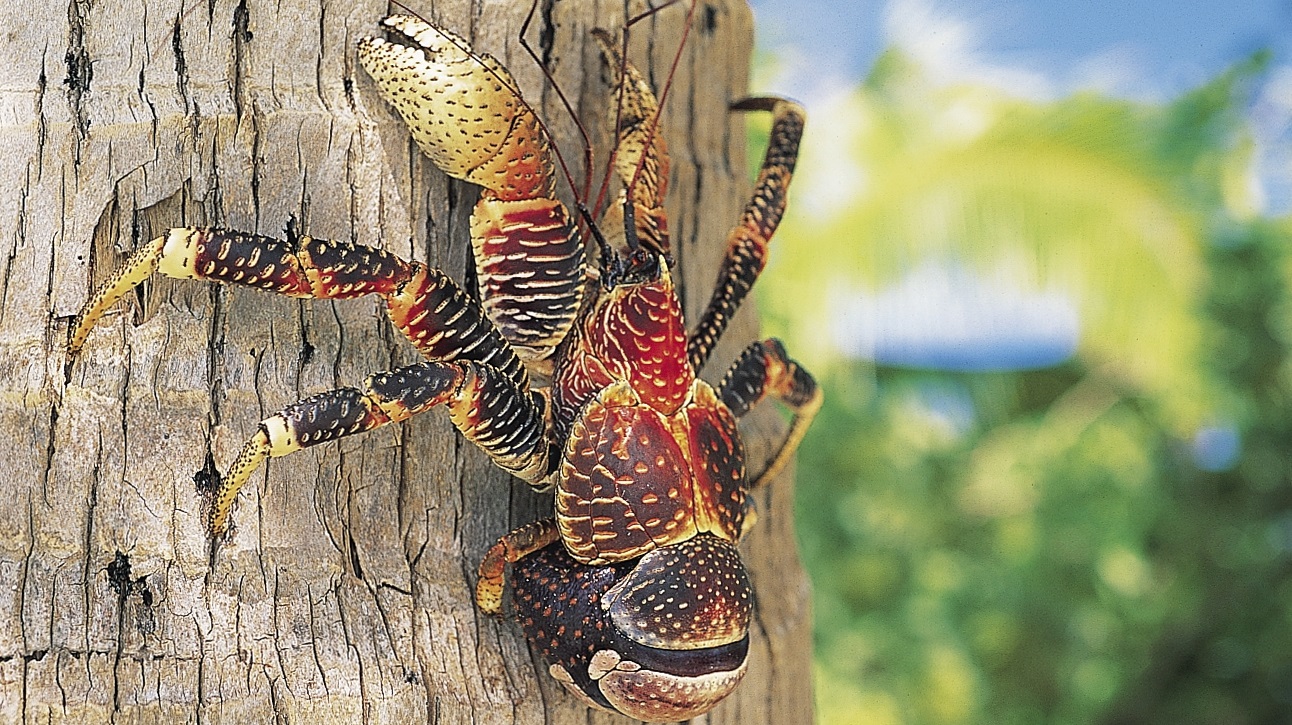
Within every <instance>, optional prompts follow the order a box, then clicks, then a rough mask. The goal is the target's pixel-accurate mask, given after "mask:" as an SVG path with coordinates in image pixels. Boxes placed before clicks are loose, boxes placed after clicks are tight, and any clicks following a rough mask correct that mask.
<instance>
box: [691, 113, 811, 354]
mask: <svg viewBox="0 0 1292 725" xmlns="http://www.w3.org/2000/svg"><path fill="white" fill-rule="evenodd" d="M731 107H732V109H733V110H738V111H771V112H772V130H771V136H770V138H769V140H768V144H767V153H766V155H765V156H764V157H763V167H762V170H761V171H760V172H759V173H758V181H757V183H756V184H755V186H754V194H753V197H752V198H751V199H750V200H749V203H748V204H747V205H746V206H745V211H744V213H743V214H742V215H741V217H740V222H739V223H737V224H736V226H735V227H734V228H733V229H732V230H731V232H730V233H729V234H728V235H727V256H726V257H725V258H724V259H723V260H722V267H721V268H720V269H719V270H718V281H717V284H716V285H715V286H714V290H713V296H712V297H711V298H710V299H709V306H708V308H707V309H705V311H704V316H703V317H701V318H700V324H698V325H697V326H696V328H695V331H694V332H693V333H691V338H690V341H689V342H688V344H687V357H688V358H689V359H690V361H691V367H692V368H693V369H694V370H695V371H696V372H699V371H700V369H701V368H703V367H704V364H705V363H706V362H708V360H709V355H710V354H712V353H713V347H714V345H716V344H717V342H718V338H719V337H721V336H722V331H723V330H725V329H727V323H729V322H730V321H731V316H732V315H734V314H735V312H736V310H737V309H738V308H739V307H740V303H741V302H743V301H744V299H745V297H746V295H748V294H749V290H750V288H751V287H753V286H754V282H755V281H756V280H757V279H758V275H759V274H760V273H762V271H763V267H764V266H766V264H767V246H768V242H770V241H771V238H772V234H774V233H775V232H776V227H777V226H779V225H780V223H781V215H782V214H784V212H785V201H786V193H787V192H788V190H789V185H790V178H791V177H792V176H793V174H794V164H795V161H796V160H797V159H798V153H799V139H800V137H802V135H803V122H804V119H805V116H804V112H803V108H802V107H801V106H799V105H798V104H797V103H793V102H792V101H787V100H784V99H780V98H747V99H745V100H743V101H740V102H737V103H735V104H733V105H732V106H731Z"/></svg>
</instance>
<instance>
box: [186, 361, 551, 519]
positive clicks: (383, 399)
mask: <svg viewBox="0 0 1292 725" xmlns="http://www.w3.org/2000/svg"><path fill="white" fill-rule="evenodd" d="M437 405H444V406H446V407H447V408H448V409H449V416H450V419H451V420H452V421H453V424H454V425H455V426H457V428H458V430H460V431H462V433H463V435H465V436H466V438H467V439H468V440H470V441H471V442H472V443H475V444H476V445H477V446H479V447H480V449H481V450H483V451H484V452H485V453H486V454H488V455H489V457H490V458H492V459H493V461H494V463H496V464H497V465H498V466H499V467H501V468H503V469H505V470H507V471H509V472H510V473H512V474H513V475H515V476H517V477H519V478H522V479H524V480H526V481H529V482H530V483H533V484H535V485H538V484H540V482H542V481H543V480H544V479H545V478H546V477H547V474H548V468H549V462H548V456H549V452H550V451H549V449H548V444H547V439H546V421H545V408H546V401H545V399H544V398H543V397H542V396H540V395H536V394H533V393H529V392H528V391H525V390H522V389H520V388H518V387H517V386H516V384H515V383H514V382H513V381H512V380H511V379H510V378H509V377H508V376H507V375H506V374H504V373H502V372H501V371H499V370H498V369H497V368H493V367H491V366H488V365H480V364H478V363H474V362H470V361H463V362H430V361H428V362H422V363H418V364H416V365H410V366H408V367H404V368H399V369H398V370H392V371H389V372H382V373H376V374H374V375H371V376H369V378H368V380H367V381H366V382H365V384H364V387H363V389H362V390H360V389H358V388H338V389H336V390H329V391H328V392H326V393H320V394H319V395H315V396H312V397H310V398H306V399H305V400H301V401H299V402H297V403H293V404H291V405H289V406H287V407H286V408H284V409H283V410H282V411H281V412H279V413H277V414H276V415H273V416H270V417H269V418H266V419H265V420H264V421H262V422H261V423H260V429H259V430H257V431H256V434H255V435H254V436H252V437H251V439H250V440H248V441H247V443H246V444H245V445H244V446H243V447H242V450H241V451H240V452H239V453H238V457H237V458H236V459H234V461H233V464H232V465H231V466H230V467H229V471H228V473H227V474H226V475H225V476H224V478H223V480H221V482H220V484H219V485H218V486H217V487H216V489H215V491H214V492H213V493H212V496H211V501H210V507H209V510H208V518H207V526H208V529H209V532H210V534H211V535H212V536H219V535H221V534H223V533H224V532H225V530H226V529H227V528H228V525H229V512H230V510H231V509H232V508H233V503H234V501H235V500H236V499H237V496H238V492H239V491H240V490H241V489H242V487H243V486H244V485H245V484H246V483H247V481H248V479H250V478H251V475H252V473H254V472H255V471H256V469H257V468H259V467H260V465H261V463H263V462H264V460H265V459H266V458H277V457H278V456H285V455H287V454H289V453H293V452H295V451H298V450H300V449H302V448H305V447H308V446H312V445H315V444H318V443H324V442H326V441H332V440H336V439H337V438H342V437H344V436H348V435H353V434H355V433H362V432H364V431H369V430H372V429H373V428H377V427H379V426H382V425H385V424H387V423H396V422H399V421H401V420H406V419H408V418H409V417H411V416H413V415H416V414H417V413H421V412H424V411H427V410H430V409H431V408H434V407H435V406H437Z"/></svg>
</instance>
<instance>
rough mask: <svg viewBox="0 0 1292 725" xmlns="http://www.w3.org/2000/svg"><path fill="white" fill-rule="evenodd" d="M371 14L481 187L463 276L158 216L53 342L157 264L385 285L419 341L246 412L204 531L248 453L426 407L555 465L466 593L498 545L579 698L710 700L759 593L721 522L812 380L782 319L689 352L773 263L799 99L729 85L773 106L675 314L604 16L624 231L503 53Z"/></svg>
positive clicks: (629, 708)
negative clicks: (713, 367) (762, 430)
mask: <svg viewBox="0 0 1292 725" xmlns="http://www.w3.org/2000/svg"><path fill="white" fill-rule="evenodd" d="M382 25H383V26H384V28H385V29H386V31H387V33H388V36H387V38H376V37H367V38H363V39H361V40H360V41H359V43H358V54H359V60H360V63H361V65H362V66H363V67H364V69H365V70H366V71H367V73H368V74H369V75H370V76H371V77H372V78H373V79H374V81H375V82H376V85H377V87H378V89H379V91H380V93H381V95H382V96H383V97H384V98H385V99H386V101H388V102H389V104H390V105H391V106H393V108H394V109H395V110H396V111H397V112H398V113H399V115H400V116H402V118H403V120H404V121H405V123H406V125H407V126H408V129H409V131H410V132H411V134H412V136H413V139H414V140H415V141H416V143H417V144H418V146H419V147H420V148H421V150H422V151H423V152H424V153H426V155H427V156H429V157H430V158H431V159H432V161H433V162H434V163H435V164H436V165H437V166H438V167H439V168H440V169H441V170H443V171H444V172H445V173H447V174H448V175H449V176H452V177H454V178H458V179H463V180H466V181H468V182H471V183H474V184H477V185H479V186H480V187H481V188H482V191H481V193H480V198H479V201H478V202H477V203H476V205H475V208H474V211H473V213H472V217H471V244H472V248H473V251H474V258H475V268H476V271H477V283H478V289H477V290H476V294H475V295H472V294H468V292H467V291H466V290H464V289H463V288H462V287H461V286H460V285H459V284H458V283H457V282H455V281H454V280H452V279H450V278H449V277H448V276H447V275H445V274H444V273H443V272H441V271H440V270H438V269H435V268H433V267H428V266H425V265H422V264H419V263H416V262H411V261H407V260H404V259H401V258H400V257H398V256H396V255H394V254H391V253H389V252H387V251H384V250H381V249H377V248H372V247H366V246H362V245H358V244H353V243H350V242H346V241H333V240H326V239H316V238H311V237H308V236H303V235H300V234H299V233H297V231H296V230H295V228H294V226H293V225H290V224H289V225H288V230H287V234H286V236H285V238H284V239H277V238H272V237H266V236H258V235H252V234H246V233H242V232H238V231H234V230H229V229H221V228H194V227H184V228H176V229H171V230H169V231H168V232H167V233H166V234H165V235H163V236H161V237H159V238H157V239H154V240H152V241H151V242H149V243H147V244H145V245H143V246H141V247H140V248H139V249H137V250H136V251H135V252H134V253H133V254H132V256H131V257H130V258H129V259H128V260H127V261H126V263H125V264H124V265H123V266H122V267H121V268H120V269H118V270H117V271H116V272H115V273H114V274H113V275H112V277H111V278H110V279H109V280H108V281H107V282H106V283H105V284H104V285H102V286H101V287H100V288H99V289H98V290H97V292H96V293H95V294H94V295H93V296H92V297H91V299H90V300H89V301H88V302H87V303H86V305H85V307H84V308H83V309H82V311H81V312H80V314H79V315H78V317H77V319H76V320H75V322H74V324H73V325H72V327H71V330H70V341H69V346H68V350H69V355H71V356H75V355H76V354H77V352H78V351H79V350H80V349H81V348H82V346H83V345H84V344H85V342H86V340H87V338H88V336H89V335H90V333H91V330H92V329H93V327H94V326H95V323H96V322H97V321H98V320H99V319H100V318H101V316H102V315H103V314H104V312H105V311H106V310H107V309H108V308H110V307H111V306H112V305H114V304H115V303H116V302H117V301H118V300H119V299H120V298H121V297H123V296H125V295H126V294H127V293H128V292H130V290H132V289H133V288H135V287H136V286H138V285H139V284H141V283H142V282H143V281H144V280H145V279H147V278H148V277H150V276H152V275H153V274H156V273H161V274H164V275H167V276H170V277H176V278H182V279H201V280H210V281H216V282H224V283H233V284H241V285H246V286H251V287H256V288H260V289H263V290H267V291H270V292H274V293H277V294H281V295H287V296H291V297H308V298H316V299H342V298H351V297H358V296H361V295H369V294H374V295H378V296H380V297H381V298H382V299H383V300H384V302H385V306H386V310H387V312H388V313H389V315H390V318H391V320H392V321H393V323H394V325H395V327H396V328H398V329H399V330H400V331H401V332H403V333H404V335H405V336H406V337H407V338H408V339H409V340H410V341H411V342H412V344H413V345H414V346H415V347H416V348H417V349H418V350H419V351H420V352H421V353H422V355H423V357H424V358H425V359H424V360H423V361H422V362H419V363H417V364H414V365H409V366H406V367H402V368H399V369H395V370H390V371H385V372H378V373H375V374H373V375H371V376H370V377H369V378H368V379H367V380H366V381H365V383H364V384H363V386H362V387H361V388H340V389H336V390H330V391H327V392H324V393H321V394H318V395H315V396H313V397H310V398H307V399H304V400H301V401H299V402H297V403H294V404H292V405H289V406H287V407H286V408H284V409H283V410H282V411H280V412H279V413H277V414H275V415H273V416H270V417H269V418H267V419H265V420H264V421H262V422H261V424H260V426H259V429H258V430H257V431H256V433H255V434H254V435H253V436H252V437H251V439H250V440H248V441H247V443H246V444H245V445H244V446H243V447H242V449H241V450H240V452H239V453H238V455H237V457H236V458H235V459H234V461H233V462H232V463H231V465H230V466H229V468H228V469H227V471H226V473H225V475H224V476H222V477H219V480H218V482H217V483H216V485H215V486H214V488H213V490H212V491H211V492H210V493H209V494H208V495H209V500H208V501H207V502H206V511H207V516H206V525H207V529H208V531H207V533H208V534H209V536H210V537H211V538H212V539H213V540H215V541H218V540H219V539H220V538H221V537H222V536H224V535H225V534H226V533H227V531H228V529H229V526H230V522H231V512H232V510H233V507H234V504H235V502H236V499H237V495H238V492H239V490H240V489H241V488H242V487H243V486H244V485H245V484H246V483H247V482H248V481H249V480H250V478H251V477H252V475H253V473H254V472H255V471H256V470H257V469H258V468H259V467H260V465H261V463H262V462H263V461H264V460H265V459H266V458H269V457H275V456H283V455H287V454H289V453H292V452H294V451H297V450H299V449H301V448H304V447H307V446H312V445H317V444H320V443H324V442H326V441H332V440H335V439H337V438H340V437H342V436H347V435H353V434H357V433H360V432H363V431H367V430H371V429H373V428H376V427H378V426H382V425H387V424H390V423H395V422H398V421H402V420H405V419H407V418H409V417H410V416H412V415H415V414H418V413H421V412H424V411H428V410H431V409H433V408H439V407H444V408H446V409H447V410H448V412H449V415H450V418H451V420H452V422H453V424H454V425H455V426H456V427H457V428H458V429H459V430H460V431H461V433H462V435H464V436H465V437H466V438H467V439H468V440H470V441H471V442H473V443H475V444H476V445H477V446H478V447H479V448H480V449H481V450H483V451H484V452H485V453H486V454H487V455H488V456H489V457H490V458H491V459H492V460H493V461H494V463H496V464H497V465H498V466H500V467H501V468H503V469H504V470H506V471H508V472H510V473H511V474H513V475H514V476H516V477H517V478H520V479H522V480H524V481H526V482H527V483H529V484H530V485H531V486H533V487H535V488H536V489H539V490H546V489H549V488H554V489H555V491H556V493H555V512H554V516H553V517H551V518H547V519H543V520H541V521H537V522H534V523H531V524H528V525H526V526H523V527H521V528H519V529H517V530H515V531H512V532H511V533H508V534H506V535H504V536H502V537H501V538H500V539H499V540H498V541H497V543H496V544H494V545H493V546H492V547H491V548H490V549H489V550H488V552H487V553H486V555H485V557H484V560H483V561H482V562H481V564H480V568H479V578H478V582H477V588H476V594H475V599H476V604H477V605H478V606H479V607H480V609H482V610H483V611H485V612H488V613H492V614H499V613H502V612H503V610H504V605H503V599H504V592H505V590H506V587H505V583H504V579H505V578H506V574H507V571H508V569H509V568H510V572H511V577H510V579H511V591H512V601H513V606H512V608H511V611H512V613H513V614H514V617H515V619H516V620H517V621H518V622H519V623H520V625H521V628H522V629H523V631H524V633H525V636H526V638H527V639H528V640H529V642H530V644H531V646H532V647H533V648H534V649H536V650H537V651H539V652H540V653H541V655H542V657H543V658H544V660H545V661H546V662H547V663H548V667H549V672H550V674H551V675H552V676H553V677H554V678H555V679H556V680H558V681H559V682H561V683H562V684H563V685H565V686H566V687H567V688H568V689H569V690H570V691H571V692H573V693H574V694H575V695H576V696H577V697H579V698H580V699H581V700H583V701H584V702H585V703H587V704H588V705H590V706H592V707H595V708H599V709H604V710H610V711H617V712H620V713H623V714H626V715H629V716H632V717H636V718H639V719H643V720H649V721H664V720H680V719H686V718H689V717H693V716H695V715H698V714H700V713H703V712H707V711H708V710H709V709H711V708H712V707H713V706H715V705H716V704H717V703H718V702H719V701H720V700H721V699H723V698H724V697H726V696H727V695H728V694H730V693H731V691H732V690H733V689H734V688H735V687H736V685H737V684H738V683H739V682H740V680H741V678H742V677H743V675H744V672H745V668H746V659H747V654H748V649H749V622H750V617H751V612H752V608H753V604H754V603H753V594H752V589H751V587H750V582H749V577H748V575H747V573H746V571H745V569H744V566H743V565H742V563H741V559H740V555H739V552H738V550H737V548H736V545H737V544H738V542H739V541H740V539H741V537H742V535H743V534H744V532H745V531H746V530H747V529H748V527H749V526H750V525H751V524H752V522H753V518H754V516H753V512H752V510H751V505H750V499H749V497H748V494H749V492H750V491H751V490H752V489H753V488H755V487H757V486H758V485H760V484H761V483H763V482H764V481H767V480H769V479H770V478H771V477H773V476H774V475H775V474H776V472H777V470H778V469H779V468H780V467H781V466H782V465H783V464H784V463H785V462H786V460H787V459H788V458H789V456H790V455H791V454H792V453H793V451H794V449H795V448H796V446H797V445H798V443H799V441H800V440H801V438H802V436H803V434H804V432H805V431H806V429H807V426H808V424H809V423H810V421H811V419H812V416H813V415H814V413H815V412H816V410H817V409H818V407H819V406H820V402H821V393H820V390H819V389H818V387H817V385H816V383H815V381H814V380H813V379H812V377H811V375H810V374H808V373H807V372H806V371H805V370H804V369H803V368H802V367H801V366H800V365H799V364H798V363H796V362H795V361H794V360H792V359H791V358H790V357H788V355H787V354H786V352H785V350H784V348H783V347H782V345H781V344H780V343H779V342H778V341H776V340H774V339H768V340H763V341H760V342H755V343H753V344H752V345H750V346H749V347H748V348H746V349H745V351H744V353H743V354H742V355H741V356H740V357H739V358H738V359H737V361H736V362H735V363H734V364H733V365H732V366H731V367H730V369H729V371H728V372H727V374H726V376H725V377H724V378H723V379H722V381H721V382H720V383H719V384H718V385H717V386H716V387H715V386H712V385H710V384H709V383H707V382H705V381H704V380H702V379H700V378H699V377H698V371H699V370H700V369H701V368H702V367H703V366H704V364H705V363H706V361H707V360H708V359H709V356H710V353H711V352H712V350H713V347H714V344H715V343H716V341H717V340H718V338H719V336H720V335H721V334H722V332H723V330H724V328H725V327H726V324H727V321H728V320H729V319H730V318H731V315H732V313H733V312H734V311H735V310H736V308H737V307H738V306H739V305H740V303H741V301H742V300H743V299H744V297H745V296H746V294H747V293H748V291H749V289H750V287H751V286H752V284H753V282H754V281H755V279H756V278H757V276H758V274H759V273H760V272H761V270H762V268H763V265H764V263H765V260H766V256H767V250H768V242H769V240H770V238H771V236H772V234H773V232H774V231H775V229H776V227H777V225H778V223H779V221H780V218H781V215H782V213H783V211H784V209H785V204H786V191H787V187H788V184H789V181H790V177H791V174H792V172H793V167H794V163H795V158H796V155H797V150H798V142H799V138H800V135H801V132H802V128H803V121H804V114H803V110H802V108H800V107H799V106H798V105H796V104H794V103H793V102H790V101H787V100H783V99H778V98H751V99H745V100H743V101H739V102H737V103H735V104H733V106H732V108H733V109H735V110H740V111H767V112H770V113H771V114H772V119H773V121H772V130H771V134H770V141H769V144H768V149H767V152H766V156H765V159H764V163H763V166H762V170H761V172H760V174H759V177H758V180H757V183H756V187H755V191H754V193H753V197H752V198H751V200H750V201H749V203H748V204H747V206H746V208H745V211H744V213H743V215H742V217H741V218H740V219H739V221H738V222H737V223H736V224H735V226H734V227H733V229H732V231H731V232H730V234H729V237H728V240H727V254H726V258H725V261H724V263H723V265H722V267H721V270H720V272H719V274H718V279H717V283H716V289H715V291H714V293H713V296H712V298H711V300H710V302H709V305H708V308H707V310H706V311H705V313H704V315H703V317H702V318H701V320H700V322H699V324H698V325H697V326H696V327H695V328H694V329H693V330H691V331H690V332H689V333H688V331H687V328H686V325H685V323H684V320H683V316H682V311H681V306H680V302H679V299H678V296H677V293H676V291H675V289H674V285H673V277H672V270H671V266H670V265H671V262H672V260H671V256H670V245H669V236H668V225H667V220H666V217H665V214H664V211H663V202H664V197H665V194H666V192H667V182H668V155H667V150H666V146H665V142H664V139H662V138H660V137H659V136H658V135H656V133H655V127H656V120H657V116H658V105H659V104H658V101H657V99H656V97H655V95H654V93H653V92H652V90H651V88H650V87H649V85H648V84H647V83H646V82H645V80H644V79H643V78H642V76H641V75H640V73H638V71H637V70H636V69H635V68H634V67H633V66H632V65H631V64H630V63H628V62H627V61H626V60H625V59H624V58H623V57H622V56H621V54H620V52H619V49H618V47H617V46H616V44H615V42H614V41H613V40H612V39H611V37H610V35H609V34H607V33H604V32H598V33H597V40H598V42H599V44H600V46H601V50H602V55H603V58H604V59H605V62H606V66H607V67H608V68H609V69H610V71H611V75H612V76H613V77H614V80H615V82H616V83H618V84H619V85H620V87H621V88H622V89H623V90H622V92H621V93H619V94H618V95H617V98H616V100H615V104H616V107H615V109H614V111H615V113H614V117H616V118H618V119H619V123H618V128H617V129H616V133H617V136H618V145H617V152H616V154H615V160H614V164H613V168H614V170H615V173H616V174H617V175H618V177H619V179H620V181H621V182H622V186H623V190H622V191H621V192H620V194H619V204H618V205H617V206H618V207H619V208H621V209H622V216H623V245H622V248H616V246H615V245H613V244H612V243H611V242H610V241H609V240H607V238H606V237H605V235H603V234H602V232H601V231H600V228H599V226H598V224H596V223H594V221H593V219H592V214H591V212H590V211H589V210H588V209H587V207H586V205H585V204H584V203H583V202H582V201H580V202H579V204H578V207H579V208H578V216H575V215H573V214H571V213H570V212H569V210H568V209H567V207H566V206H565V204H564V203H563V202H561V201H560V200H559V199H558V198H557V195H556V193H555V189H556V174H555V172H554V165H553V151H552V149H551V144H550V143H549V140H548V134H547V131H546V129H545V127H544V126H543V124H542V122H541V121H540V120H539V119H538V117H537V116H536V115H535V113H534V112H533V110H532V109H531V107H530V106H529V105H528V104H526V103H525V101H524V100H523V98H522V97H521V95H520V92H519V91H518V90H517V88H516V84H515V82H514V81H513V79H512V77H511V75H510V74H509V72H508V71H507V69H506V68H504V67H503V66H502V65H501V64H500V63H499V62H497V61H496V60H495V59H493V58H492V57H490V56H488V55H485V54H481V53H476V52H475V51H473V50H472V49H471V47H470V46H469V45H468V44H467V42H466V41H464V40H463V39H462V38H460V37H458V36H457V35H455V34H453V33H452V32H450V31H449V30H446V29H444V28H440V27H437V26H435V25H432V24H430V23H428V22H427V21H425V20H422V19H420V18H417V17H414V16H410V15H393V16H391V17H388V18H386V19H385V20H384V21H382ZM585 226H586V229H587V230H588V231H589V232H590V234H591V236H592V237H593V240H594V241H595V248H596V249H597V251H598V252H599V256H598V260H597V263H596V265H595V266H593V265H590V264H589V261H588V256H589V255H588V252H587V251H586V248H585V242H584V237H583V234H582V233H581V229H582V228H583V227H585ZM540 381H546V382H547V384H540ZM767 397H771V398H773V399H776V400H779V401H781V402H782V403H783V404H785V405H786V406H787V407H788V408H789V409H790V410H791V412H792V413H793V419H792V422H791V425H790V428H789V432H788V434H787V436H786V439H785V441H784V443H783V444H782V446H781V447H780V449H779V451H778V452H777V453H776V454H775V455H774V456H773V457H772V460H771V462H770V463H769V464H768V466H767V468H766V469H765V470H764V471H763V472H762V473H761V474H760V475H759V476H757V477H756V478H754V479H753V480H751V477H750V476H748V475H747V472H746V468H745V452H744V447H743V443H742V441H741V437H740V433H739V431H738V430H737V426H736V421H737V420H738V419H739V418H740V417H741V416H743V415H744V414H745V413H746V412H747V411H749V410H750V408H751V407H752V406H754V405H755V404H757V403H759V402H760V401H762V400H763V399H764V398H767Z"/></svg>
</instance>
